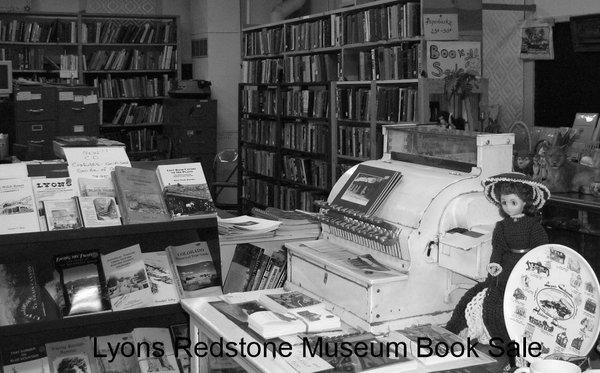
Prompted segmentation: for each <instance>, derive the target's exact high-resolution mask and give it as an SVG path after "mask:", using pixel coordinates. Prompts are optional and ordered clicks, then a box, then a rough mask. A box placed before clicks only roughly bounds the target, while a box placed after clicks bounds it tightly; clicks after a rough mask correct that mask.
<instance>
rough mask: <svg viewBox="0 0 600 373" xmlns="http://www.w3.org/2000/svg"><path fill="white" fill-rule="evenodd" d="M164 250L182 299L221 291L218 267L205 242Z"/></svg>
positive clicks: (170, 247)
mask: <svg viewBox="0 0 600 373" xmlns="http://www.w3.org/2000/svg"><path fill="white" fill-rule="evenodd" d="M166 252H167V254H168V256H169V261H170V263H171V269H172V271H173V275H174V277H175V284H176V285H177V290H178V292H179V296H180V297H181V298H182V299H183V298H192V297H199V296H207V295H215V294H221V293H222V291H221V276H220V268H218V269H217V268H216V267H215V264H214V262H213V258H212V255H211V251H210V249H209V247H208V244H207V243H206V242H203V241H200V242H192V243H189V244H185V245H180V246H169V247H167V249H166Z"/></svg>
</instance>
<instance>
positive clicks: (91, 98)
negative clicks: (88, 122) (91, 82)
mask: <svg viewBox="0 0 600 373" xmlns="http://www.w3.org/2000/svg"><path fill="white" fill-rule="evenodd" d="M97 103H98V97H97V96H96V95H87V96H83V104H84V105H91V104H97Z"/></svg>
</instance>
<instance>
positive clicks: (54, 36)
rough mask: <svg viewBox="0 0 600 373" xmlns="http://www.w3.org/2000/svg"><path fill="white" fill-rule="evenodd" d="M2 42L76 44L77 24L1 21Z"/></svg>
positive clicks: (65, 22)
mask: <svg viewBox="0 0 600 373" xmlns="http://www.w3.org/2000/svg"><path fill="white" fill-rule="evenodd" d="M0 41H15V42H25V43H76V42H77V22H76V21H75V20H73V21H61V20H58V19H57V20H53V21H47V22H43V21H40V22H38V21H33V22H32V21H24V20H19V19H12V20H11V19H6V18H4V19H0Z"/></svg>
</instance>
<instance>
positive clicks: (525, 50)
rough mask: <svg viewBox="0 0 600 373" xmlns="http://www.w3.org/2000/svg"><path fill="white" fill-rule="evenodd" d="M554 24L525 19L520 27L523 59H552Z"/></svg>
mask: <svg viewBox="0 0 600 373" xmlns="http://www.w3.org/2000/svg"><path fill="white" fill-rule="evenodd" d="M553 26H554V24H553V23H550V22H546V21H527V22H525V24H524V25H523V26H522V27H521V58H522V59H524V60H553V59H554V40H553V37H552V28H553Z"/></svg>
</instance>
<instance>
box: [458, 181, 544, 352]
mask: <svg viewBox="0 0 600 373" xmlns="http://www.w3.org/2000/svg"><path fill="white" fill-rule="evenodd" d="M483 186H484V194H485V196H486V198H487V199H488V200H489V201H490V202H492V203H494V204H495V205H497V206H499V207H500V214H501V215H502V217H503V219H502V220H500V221H499V222H498V223H496V226H495V227H494V232H493V235H492V255H491V257H490V264H489V265H488V267H487V270H488V277H487V279H486V280H485V281H484V282H481V283H478V284H477V285H475V286H474V287H472V288H471V289H470V290H468V291H467V292H466V293H465V295H463V297H462V298H461V299H460V301H459V302H458V304H457V305H456V308H455V309H454V312H453V314H452V317H451V319H450V321H449V322H448V324H447V325H446V329H448V330H450V331H451V332H453V333H455V334H459V333H461V332H463V335H464V333H465V331H466V334H467V336H469V337H471V338H472V339H478V340H479V341H480V342H481V343H484V344H487V343H489V340H490V339H491V338H494V337H499V338H502V340H503V341H504V343H505V344H506V343H508V342H510V338H509V336H508V332H507V330H506V326H505V324H504V313H503V307H502V303H503V300H504V289H505V288H506V283H507V281H508V277H509V275H510V273H511V271H512V269H513V268H514V266H515V265H516V264H517V262H518V261H519V259H521V257H522V256H523V255H524V254H525V253H526V252H528V251H529V250H531V249H533V248H535V247H537V246H540V245H543V244H547V243H548V236H547V235H546V232H545V231H544V228H543V227H542V225H541V224H540V222H539V218H538V217H537V216H536V213H537V211H538V210H539V209H541V208H542V206H543V205H544V203H545V202H546V200H547V199H548V198H549V197H550V192H549V191H548V188H546V187H545V186H544V185H543V184H541V183H537V182H535V181H533V180H532V179H531V178H530V177H529V176H527V175H524V174H521V173H516V172H511V173H505V174H500V175H497V176H492V177H490V178H488V179H486V180H485V181H484V182H483Z"/></svg>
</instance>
